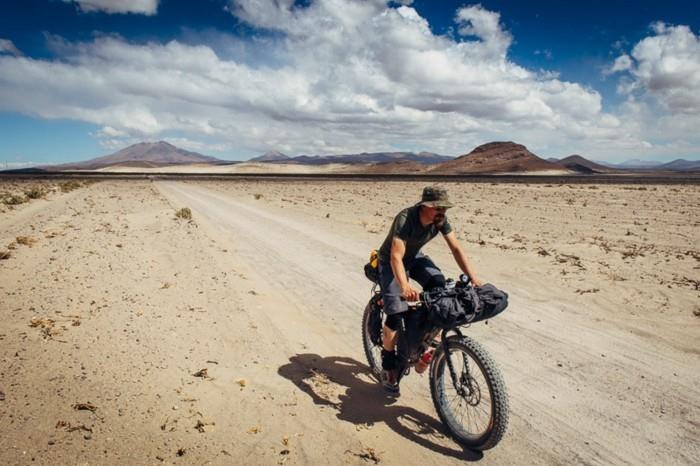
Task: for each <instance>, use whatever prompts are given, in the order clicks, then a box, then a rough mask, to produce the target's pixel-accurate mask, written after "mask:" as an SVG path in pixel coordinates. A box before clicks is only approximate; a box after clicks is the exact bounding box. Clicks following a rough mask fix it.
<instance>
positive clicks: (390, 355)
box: [382, 348, 396, 371]
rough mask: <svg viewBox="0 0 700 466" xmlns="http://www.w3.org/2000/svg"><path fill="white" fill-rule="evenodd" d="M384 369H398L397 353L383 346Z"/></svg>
mask: <svg viewBox="0 0 700 466" xmlns="http://www.w3.org/2000/svg"><path fill="white" fill-rule="evenodd" d="M382 369H384V370H385V371H390V370H393V369H396V353H395V352H393V351H387V350H385V349H383V348H382Z"/></svg>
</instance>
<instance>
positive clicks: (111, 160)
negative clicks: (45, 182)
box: [46, 141, 226, 170]
mask: <svg viewBox="0 0 700 466" xmlns="http://www.w3.org/2000/svg"><path fill="white" fill-rule="evenodd" d="M192 163H209V164H219V163H226V161H224V160H220V159H217V158H215V157H209V156H206V155H202V154H198V153H196V152H190V151H187V150H184V149H180V148H178V147H175V146H173V145H172V144H170V143H167V142H165V141H159V142H140V143H138V144H134V145H131V146H129V147H126V148H124V149H122V150H119V151H117V152H115V153H113V154H110V155H105V156H103V157H97V158H94V159H90V160H86V161H84V162H76V163H66V164H63V165H53V166H51V167H46V168H47V169H51V170H56V169H58V170H98V169H100V168H105V167H111V166H115V165H121V166H132V167H134V166H135V167H144V168H148V167H158V166H164V165H178V164H192Z"/></svg>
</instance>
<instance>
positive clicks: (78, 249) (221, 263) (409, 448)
mask: <svg viewBox="0 0 700 466" xmlns="http://www.w3.org/2000/svg"><path fill="white" fill-rule="evenodd" d="M326 188H327V189H326V191H324V193H322V194H318V193H314V194H310V196H311V197H313V199H316V200H318V201H319V207H318V208H319V209H320V208H321V207H320V198H321V197H323V196H327V197H331V198H332V197H333V187H326ZM255 189H257V187H256V186H250V187H248V188H246V189H245V190H242V191H236V190H231V189H228V188H226V187H220V186H216V185H211V184H202V183H199V184H198V183H186V182H156V183H147V182H143V183H141V182H128V183H124V182H122V183H119V182H105V183H98V184H96V185H93V186H91V187H89V188H85V189H84V190H81V191H79V192H78V193H77V194H75V195H72V197H71V198H70V199H67V198H66V199H63V198H62V199H57V200H55V201H52V203H51V204H50V211H49V210H48V207H47V209H46V210H45V211H44V214H43V215H42V216H39V217H37V216H36V212H33V213H32V216H31V217H29V216H26V215H25V216H21V215H16V216H14V217H13V218H12V221H11V222H10V221H9V220H8V222H6V223H3V225H2V228H1V229H0V238H1V239H2V240H3V241H9V240H10V239H11V238H14V237H15V236H17V235H19V234H21V233H23V232H26V231H28V230H29V227H30V226H32V229H31V231H34V232H41V233H42V234H43V235H44V238H45V239H44V238H42V240H41V241H40V242H39V243H38V244H36V245H35V246H34V247H33V248H31V249H29V248H25V249H23V250H21V251H20V252H19V253H18V254H17V255H16V257H14V258H13V259H12V260H13V262H10V263H9V264H4V265H3V266H2V268H0V292H2V296H3V303H2V305H0V312H1V313H2V316H0V317H2V318H3V320H4V322H5V324H3V328H2V332H1V336H2V340H3V348H2V351H1V356H2V358H3V359H2V361H3V367H2V373H1V374H0V377H1V378H0V389H2V390H3V391H4V393H5V397H6V399H5V400H3V401H0V421H2V423H3V426H2V427H1V428H0V429H1V430H2V432H1V433H2V435H1V436H0V451H2V452H3V453H0V458H2V459H3V462H6V463H9V464H29V463H33V464H37V463H39V464H55V463H60V464H72V463H84V462H87V463H109V464H115V463H138V464H155V463H158V462H165V463H182V464H189V463H197V464H206V463H212V464H230V463H241V462H246V463H247V464H278V463H287V464H322V463H323V464H326V463H327V464H367V463H368V462H369V463H370V464H371V463H372V462H373V459H372V458H374V457H376V458H378V459H379V460H380V461H381V464H436V463H440V464H457V463H461V462H463V461H479V462H481V463H484V464H525V463H527V464H562V463H585V464H611V463H614V464H624V463H629V464H661V463H663V464H692V463H694V462H696V460H697V458H698V457H700V442H699V441H698V431H699V425H698V421H697V420H698V419H700V389H699V388H698V387H700V376H699V375H698V374H697V373H698V371H697V368H698V366H699V364H698V363H699V362H700V351H699V350H698V347H697V338H696V336H697V331H698V325H697V322H690V323H689V324H688V325H683V326H681V325H678V324H677V322H676V321H675V320H673V319H671V321H670V323H664V322H663V321H662V320H661V319H660V320H659V321H651V320H649V319H647V318H644V319H630V318H629V317H628V316H624V315H620V314H619V313H616V312H615V309H613V306H612V305H611V304H609V305H607V307H606V303H605V301H602V302H601V300H597V301H596V302H595V304H594V305H592V306H591V308H588V309H585V308H582V307H581V301H574V300H572V299H570V298H568V297H567V296H565V295H563V294H562V292H561V290H559V289H558V288H557V283H556V282H555V281H554V280H550V279H549V278H548V275H546V274H545V273H541V274H539V275H535V274H532V273H527V271H528V270H531V268H532V261H531V260H530V259H528V258H526V257H524V256H522V255H517V254H512V253H509V252H504V251H490V252H489V251H482V252H480V253H479V257H478V258H477V259H476V261H477V264H479V265H480V267H481V268H482V269H483V270H485V271H486V270H488V271H489V279H490V280H492V281H493V282H495V283H496V284H499V285H501V286H503V287H504V288H506V289H507V290H508V291H509V292H510V294H511V298H512V299H511V306H510V308H509V309H508V311H506V313H504V314H503V315H502V316H501V317H499V318H497V319H494V320H493V321H492V322H489V323H488V325H485V324H478V325H475V326H474V327H472V328H470V329H469V330H468V331H469V333H470V334H471V335H472V336H473V337H474V338H476V339H477V340H478V341H480V342H481V343H482V344H483V345H484V346H485V347H486V348H487V349H488V350H489V351H490V352H491V353H492V355H493V356H494V358H495V360H496V361H497V362H498V363H499V365H500V367H501V369H502V372H503V375H504V378H505V380H506V384H507V386H508V389H509V394H510V402H511V410H510V411H511V421H510V426H509V430H508V433H507V435H506V437H505V438H504V439H503V441H502V443H501V444H500V445H499V446H498V447H497V448H495V449H494V450H490V451H488V452H486V453H484V454H483V455H482V454H479V453H475V452H470V451H465V450H463V449H461V448H460V447H458V446H457V445H456V444H455V443H454V442H452V441H451V440H450V439H449V438H447V437H445V435H443V433H442V428H441V426H440V423H439V421H438V420H437V416H436V415H435V413H434V408H433V406H432V402H431V400H430V395H429V390H428V385H427V380H426V378H422V377H418V376H416V375H415V374H412V375H411V376H410V377H409V378H408V379H406V380H405V381H404V383H403V384H402V396H401V398H400V399H398V400H397V401H396V402H392V401H391V400H390V399H387V398H385V397H384V396H383V395H382V392H381V389H380V387H379V386H378V385H377V384H376V382H374V381H373V380H372V379H371V378H370V377H369V376H368V375H367V372H366V365H365V361H364V356H363V354H362V347H361V341H360V325H359V322H360V316H361V312H362V309H363V307H364V305H365V303H366V301H367V299H368V298H369V292H370V284H369V282H367V281H366V279H365V278H364V276H363V275H362V273H361V267H362V265H363V264H364V262H365V260H366V255H367V252H368V251H369V250H370V249H372V248H375V247H377V246H378V238H379V241H380V240H381V237H382V236H383V232H381V233H378V232H377V233H372V234H368V233H366V231H365V230H364V229H362V230H360V229H354V228H351V227H348V226H347V225H345V224H344V223H343V222H342V221H333V219H336V218H337V219H340V218H342V217H343V216H348V215H352V214H351V213H350V212H351V206H352V204H348V205H345V206H339V207H336V208H334V209H333V210H332V212H330V211H329V212H330V213H328V214H327V215H325V214H324V215H316V214H317V212H314V207H315V205H314V204H313V203H312V204H311V206H310V209H311V213H309V209H302V208H298V207H297V206H295V205H288V206H285V207H280V206H278V205H275V204H274V203H272V202H266V199H267V198H265V197H263V198H262V199H260V202H256V200H255V197H254V196H253V195H252V194H253V193H255V192H256V191H255ZM309 189H310V190H311V188H309ZM356 202H357V203H362V202H364V203H365V205H366V204H368V203H369V204H372V202H370V201H369V200H367V199H359V198H358V199H357V200H356ZM180 207H189V208H190V209H191V210H192V213H193V222H190V223H188V222H183V221H176V220H174V219H173V212H174V211H175V210H176V209H179V208H180ZM395 207H396V206H393V205H392V206H391V208H392V209H394V208H395ZM35 209H38V208H35ZM324 209H326V207H324ZM324 212H325V210H324ZM59 227H60V228H59ZM52 232H56V233H57V234H56V235H53V236H52V234H51V233H52ZM86 234H88V236H87V237H86V236H85V235H86ZM87 238H89V241H87ZM81 239H82V241H81ZM443 249H446V248H441V247H434V248H433V249H431V250H430V254H431V255H432V256H433V257H434V258H435V259H436V260H437V262H438V263H440V264H446V270H448V272H451V273H453V272H454V266H453V265H450V266H447V264H450V263H452V262H453V261H451V260H450V258H449V257H447V255H446V251H443ZM69 251H70V252H69ZM20 256H21V260H20ZM547 273H549V272H547ZM552 273H553V272H552ZM31 284H33V285H31ZM591 285H592V286H595V285H596V284H595V283H592V284H591ZM63 308H66V309H71V310H72V311H70V312H68V311H60V310H59V311H57V309H63ZM76 313H77V315H79V317H78V318H76V317H72V316H73V314H76ZM35 317H51V318H53V320H54V321H56V322H55V323H54V324H52V325H50V326H48V329H46V328H44V327H42V326H41V324H39V325H38V326H37V327H32V328H30V327H28V323H29V322H30V319H31V318H35ZM75 320H78V321H79V322H80V324H79V325H78V326H73V325H71V322H75ZM62 324H63V325H64V326H63V327H61V326H60V325H62ZM655 328H658V329H660V330H662V331H660V332H654V329H655ZM40 331H41V332H40ZM656 333H659V335H657V334H656ZM201 369H207V370H206V371H204V373H202V372H201V371H200V370H201ZM197 372H199V375H200V376H193V374H195V373H197ZM202 376H203V377H202ZM80 402H82V403H86V402H90V403H91V404H92V405H94V406H95V407H96V409H94V410H89V409H88V410H79V409H76V408H75V406H76V404H77V403H80ZM61 422H63V424H61ZM81 426H82V428H81ZM83 428H84V429H83ZM71 429H72V430H71Z"/></svg>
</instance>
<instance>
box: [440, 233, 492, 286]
mask: <svg viewBox="0 0 700 466" xmlns="http://www.w3.org/2000/svg"><path fill="white" fill-rule="evenodd" d="M444 236H445V241H447V245H448V246H449V247H450V251H452V255H453V256H454V258H455V260H456V261H457V265H459V268H460V269H462V272H464V273H466V274H467V276H468V277H469V279H470V280H471V282H472V283H473V284H474V286H481V285H483V283H482V282H481V280H479V279H478V278H477V277H476V271H475V270H474V267H473V266H472V265H471V263H470V262H469V259H468V258H467V255H466V254H465V253H464V250H463V249H462V246H461V245H460V244H459V241H458V240H457V235H455V232H454V231H451V232H449V233H448V234H446V235H444Z"/></svg>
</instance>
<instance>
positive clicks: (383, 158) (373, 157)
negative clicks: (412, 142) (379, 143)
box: [250, 152, 452, 165]
mask: <svg viewBox="0 0 700 466" xmlns="http://www.w3.org/2000/svg"><path fill="white" fill-rule="evenodd" d="M282 156H283V157H286V158H282ZM446 160H452V157H449V156H446V155H439V154H435V153H432V152H419V153H417V154H416V153H414V152H362V153H360V154H343V155H298V156H296V157H287V156H286V155H284V154H281V153H279V152H268V153H267V154H264V155H262V156H259V157H255V158H252V159H250V162H275V163H296V164H303V165H328V164H332V163H344V164H376V163H388V162H396V161H410V162H416V163H419V164H423V165H433V164H438V163H441V162H444V161H446Z"/></svg>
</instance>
